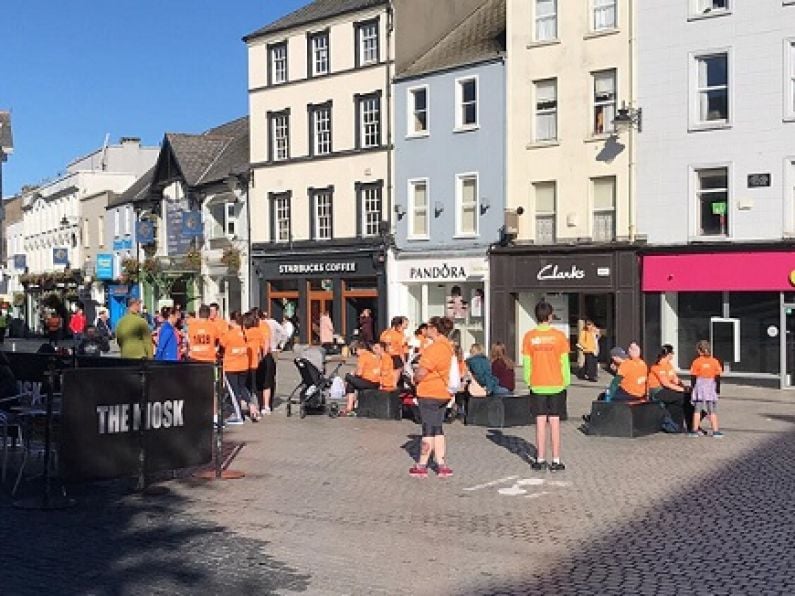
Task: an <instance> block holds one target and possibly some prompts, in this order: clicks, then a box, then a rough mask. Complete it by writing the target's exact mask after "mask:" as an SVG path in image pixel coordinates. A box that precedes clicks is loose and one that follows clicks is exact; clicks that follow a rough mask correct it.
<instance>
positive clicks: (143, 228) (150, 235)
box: [135, 219, 155, 245]
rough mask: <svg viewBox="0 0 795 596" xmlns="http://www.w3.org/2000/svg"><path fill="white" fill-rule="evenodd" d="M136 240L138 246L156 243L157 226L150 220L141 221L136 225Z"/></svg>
mask: <svg viewBox="0 0 795 596" xmlns="http://www.w3.org/2000/svg"><path fill="white" fill-rule="evenodd" d="M135 238H136V241H137V242H138V244H141V245H147V244H154V242H155V224H154V222H152V221H149V220H148V219H139V220H138V221H137V222H136V224H135Z"/></svg>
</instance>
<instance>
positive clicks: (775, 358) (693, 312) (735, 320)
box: [642, 245, 795, 388]
mask: <svg viewBox="0 0 795 596" xmlns="http://www.w3.org/2000/svg"><path fill="white" fill-rule="evenodd" d="M642 290H643V297H644V321H645V327H646V349H647V353H648V351H654V350H656V349H657V348H658V347H659V345H660V344H662V343H669V344H671V345H673V346H674V349H675V352H676V359H677V361H676V363H677V365H678V366H679V368H680V369H684V370H686V369H688V368H689V367H690V362H691V361H692V359H693V358H694V357H695V355H696V354H695V346H696V343H697V342H698V341H699V340H702V339H705V340H708V341H710V342H711V343H712V346H713V352H714V353H715V355H716V357H718V358H719V359H720V360H721V361H722V362H723V363H724V368H725V370H726V373H725V376H727V377H733V378H738V379H747V380H749V381H751V382H757V383H759V384H769V385H775V386H779V387H782V388H784V387H793V386H795V247H787V248H786V249H784V248H781V247H780V246H778V247H775V246H748V247H744V248H738V247H737V246H736V245H734V246H733V247H728V246H726V247H724V246H701V247H694V248H689V249H688V250H687V251H683V250H682V249H681V248H679V249H677V250H676V251H675V250H674V249H669V250H666V249H658V250H655V251H653V252H652V251H648V252H647V253H645V254H644V255H643V257H642Z"/></svg>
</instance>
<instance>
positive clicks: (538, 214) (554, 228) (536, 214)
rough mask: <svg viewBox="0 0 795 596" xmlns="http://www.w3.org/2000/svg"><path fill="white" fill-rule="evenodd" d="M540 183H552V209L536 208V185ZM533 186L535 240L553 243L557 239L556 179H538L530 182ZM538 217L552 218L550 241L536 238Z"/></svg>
mask: <svg viewBox="0 0 795 596" xmlns="http://www.w3.org/2000/svg"><path fill="white" fill-rule="evenodd" d="M542 184H550V185H552V189H553V193H554V203H555V204H554V207H553V210H552V211H540V210H539V208H538V187H539V186H540V185H542ZM531 186H532V188H533V213H534V219H533V225H534V226H535V234H534V237H535V241H536V243H537V244H544V245H547V244H555V243H557V241H558V181H557V180H538V181H536V182H533V183H532V184H531ZM539 218H545V219H552V242H546V241H544V242H543V243H542V242H541V241H540V240H539V238H538V220H539Z"/></svg>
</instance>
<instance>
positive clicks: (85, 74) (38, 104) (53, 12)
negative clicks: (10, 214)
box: [0, 0, 309, 196]
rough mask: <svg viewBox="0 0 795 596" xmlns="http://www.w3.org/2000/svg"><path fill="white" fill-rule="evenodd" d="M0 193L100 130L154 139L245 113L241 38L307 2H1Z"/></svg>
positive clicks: (61, 163) (92, 145) (61, 162)
mask: <svg viewBox="0 0 795 596" xmlns="http://www.w3.org/2000/svg"><path fill="white" fill-rule="evenodd" d="M1 2H2V9H1V10H0V109H10V110H11V124H12V129H13V133H14V153H13V154H12V155H10V156H9V157H8V161H7V162H6V163H4V164H3V166H2V167H3V189H2V190H3V195H4V196H9V195H13V194H15V193H16V192H17V191H18V190H19V189H20V187H21V186H22V185H24V184H35V183H37V182H40V181H42V180H43V179H45V178H54V177H55V176H56V175H57V174H58V173H59V172H61V171H63V170H64V169H65V168H66V166H67V164H68V163H69V162H71V161H72V160H74V159H75V158H77V157H80V156H82V155H85V154H87V153H90V152H91V151H93V150H94V149H98V148H100V147H101V146H102V144H103V142H104V140H105V135H106V134H110V142H111V143H117V142H118V140H119V138H120V137H140V138H141V139H142V141H143V143H144V144H146V145H158V144H159V143H160V141H161V140H162V138H163V134H164V133H166V132H186V133H194V132H201V131H203V130H206V129H208V128H211V127H212V126H215V125H218V124H221V123H223V122H226V121H228V120H232V119H234V118H237V117H239V116H243V115H245V114H246V113H247V111H248V97H247V94H246V84H247V83H246V78H247V72H248V66H247V58H246V46H245V44H244V43H243V42H242V41H241V37H243V35H245V34H247V33H251V32H252V31H255V30H257V29H259V28H260V27H263V26H264V25H266V24H268V23H270V22H271V21H274V20H275V19H277V18H279V17H281V16H282V15H284V14H287V13H289V12H292V11H293V10H295V9H296V8H298V7H299V6H302V5H304V4H307V3H308V2H309V0H1Z"/></svg>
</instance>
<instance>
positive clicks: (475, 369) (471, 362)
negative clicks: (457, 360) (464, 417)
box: [467, 344, 511, 395]
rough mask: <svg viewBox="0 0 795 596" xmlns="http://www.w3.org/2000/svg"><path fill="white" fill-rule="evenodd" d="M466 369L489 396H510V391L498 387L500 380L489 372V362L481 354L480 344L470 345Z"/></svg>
mask: <svg viewBox="0 0 795 596" xmlns="http://www.w3.org/2000/svg"><path fill="white" fill-rule="evenodd" d="M469 354H470V356H469V358H467V368H468V369H469V372H470V373H471V374H472V376H473V377H475V380H476V381H477V382H478V383H479V384H480V386H481V387H483V388H484V389H485V390H486V393H488V394H489V395H510V393H511V391H510V389H506V388H505V387H502V386H501V385H500V380H499V379H498V378H497V377H495V376H494V373H492V372H491V361H490V360H489V359H488V357H487V356H486V355H485V354H484V353H483V347H482V346H481V345H480V344H472V347H471V348H469Z"/></svg>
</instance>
